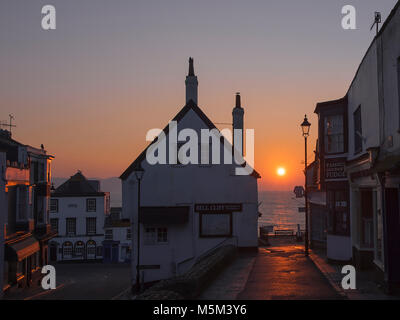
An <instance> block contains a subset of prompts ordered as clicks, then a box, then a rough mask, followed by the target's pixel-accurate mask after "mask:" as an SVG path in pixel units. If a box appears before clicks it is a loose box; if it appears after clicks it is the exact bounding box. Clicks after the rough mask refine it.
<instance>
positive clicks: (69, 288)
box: [4, 263, 131, 300]
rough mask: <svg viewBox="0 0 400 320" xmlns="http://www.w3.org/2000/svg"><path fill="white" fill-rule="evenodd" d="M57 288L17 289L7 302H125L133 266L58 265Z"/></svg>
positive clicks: (7, 296)
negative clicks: (121, 300) (122, 300)
mask: <svg viewBox="0 0 400 320" xmlns="http://www.w3.org/2000/svg"><path fill="white" fill-rule="evenodd" d="M54 267H55V268H56V289H54V290H43V289H42V287H41V286H35V287H31V288H24V289H18V290H16V291H14V292H12V293H10V294H7V295H6V296H5V297H4V299H6V300H110V299H124V298H125V296H126V295H125V293H126V292H128V291H129V290H130V288H128V286H129V283H130V277H131V275H130V272H131V270H130V264H125V263H121V264H103V263H56V264H54Z"/></svg>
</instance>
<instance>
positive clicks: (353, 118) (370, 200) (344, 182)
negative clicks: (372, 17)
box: [311, 2, 400, 291]
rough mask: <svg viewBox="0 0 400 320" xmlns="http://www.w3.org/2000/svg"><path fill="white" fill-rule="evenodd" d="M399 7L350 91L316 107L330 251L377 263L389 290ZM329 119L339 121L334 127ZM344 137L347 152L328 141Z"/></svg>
mask: <svg viewBox="0 0 400 320" xmlns="http://www.w3.org/2000/svg"><path fill="white" fill-rule="evenodd" d="M399 7H400V2H398V3H397V4H396V6H395V8H394V9H393V10H392V12H391V14H390V15H389V17H388V18H387V20H386V21H385V23H384V24H383V25H382V27H381V29H380V31H379V33H378V34H377V36H376V37H375V38H374V40H373V42H372V43H371V45H370V47H369V48H368V50H367V52H366V54H365V56H364V58H363V60H362V62H361V64H360V66H359V68H358V70H357V73H356V75H355V77H354V79H353V81H352V83H351V85H350V88H349V90H348V92H347V94H346V96H345V98H343V99H339V100H336V101H330V102H324V103H320V104H318V105H317V109H316V113H317V114H318V116H319V146H320V149H319V150H318V151H317V154H318V165H319V166H318V169H317V170H318V173H319V175H320V177H319V179H318V181H319V186H320V192H322V193H325V195H326V212H327V214H328V216H329V217H330V218H329V219H328V220H329V225H330V226H331V227H332V226H333V229H332V228H331V229H330V235H328V241H327V246H328V251H327V253H328V258H332V259H338V260H350V259H352V260H353V262H354V264H355V265H356V267H357V268H360V269H363V268H374V269H375V270H376V272H377V275H378V276H379V278H380V279H381V280H382V281H383V282H384V283H385V284H386V288H387V289H388V291H391V290H392V289H393V288H397V287H398V286H399V285H400V214H399V212H400V206H399V201H400V199H399V191H400V169H399V168H400V9H399ZM339 114H340V115H341V116H340V117H342V118H343V123H342V124H341V122H340V121H341V120H340V121H338V119H339V116H338V115H339ZM329 121H332V123H333V124H334V126H333V128H332V129H331V132H330V133H329V132H328V131H327V125H326V124H327V123H328V122H329ZM336 124H338V125H336ZM329 127H330V125H329ZM327 135H328V136H327ZM342 139H343V142H341V143H340V144H336V145H340V146H343V147H340V148H339V150H336V151H341V150H342V148H343V151H344V152H343V153H341V152H336V151H335V152H334V153H333V154H327V153H326V151H327V145H326V141H332V142H335V141H342ZM324 143H325V146H324ZM334 145H335V144H334ZM331 162H332V164H331ZM327 166H329V167H330V171H331V172H332V174H334V175H335V177H334V178H333V180H334V181H328V179H327V178H330V179H329V180H332V179H331V178H332V177H328V176H327V170H328V168H327ZM344 177H345V178H346V179H344ZM324 179H325V183H324ZM329 190H332V191H331V192H330V191H329ZM334 190H337V191H338V193H339V194H336V191H334ZM337 197H339V198H338V199H337ZM338 204H340V206H339V207H338ZM344 204H346V206H344ZM332 212H334V214H332ZM311 215H315V213H314V212H311ZM335 230H336V231H335ZM338 230H339V232H340V233H341V234H340V235H339V234H337V231H338ZM342 231H345V232H342ZM332 232H333V233H335V234H333V233H332Z"/></svg>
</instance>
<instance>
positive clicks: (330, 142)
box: [325, 115, 344, 153]
mask: <svg viewBox="0 0 400 320" xmlns="http://www.w3.org/2000/svg"><path fill="white" fill-rule="evenodd" d="M325 152H326V153H343V152H344V130H343V115H334V116H326V117H325Z"/></svg>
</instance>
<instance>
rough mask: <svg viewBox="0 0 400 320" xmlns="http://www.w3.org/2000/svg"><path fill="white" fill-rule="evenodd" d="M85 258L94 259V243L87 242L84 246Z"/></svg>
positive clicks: (91, 241) (92, 241)
mask: <svg viewBox="0 0 400 320" xmlns="http://www.w3.org/2000/svg"><path fill="white" fill-rule="evenodd" d="M86 258H87V259H96V242H95V241H94V240H89V241H88V242H87V244H86Z"/></svg>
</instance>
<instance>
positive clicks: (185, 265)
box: [176, 237, 238, 274]
mask: <svg viewBox="0 0 400 320" xmlns="http://www.w3.org/2000/svg"><path fill="white" fill-rule="evenodd" d="M227 245H233V246H235V247H237V246H238V239H237V237H230V238H227V239H224V240H223V241H221V242H220V243H218V244H217V245H215V246H214V247H212V248H210V249H208V250H206V251H205V252H203V253H202V254H201V255H199V256H198V257H197V258H196V257H194V256H193V257H190V258H187V259H185V260H182V261H180V262H178V263H177V264H176V273H177V274H182V273H183V272H185V271H187V270H188V269H189V268H190V267H191V266H192V265H194V264H195V263H197V262H198V261H200V260H201V259H203V258H205V257H207V256H208V255H209V254H211V253H213V252H214V251H215V250H217V249H218V248H221V247H223V246H227ZM193 260H194V261H193Z"/></svg>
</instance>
